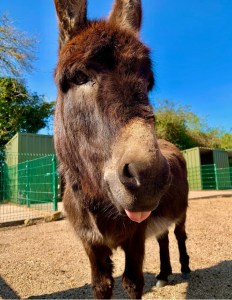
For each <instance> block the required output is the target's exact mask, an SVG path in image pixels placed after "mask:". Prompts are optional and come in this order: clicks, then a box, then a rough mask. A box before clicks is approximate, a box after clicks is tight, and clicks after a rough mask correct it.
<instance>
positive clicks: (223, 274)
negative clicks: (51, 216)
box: [0, 197, 232, 299]
mask: <svg viewBox="0 0 232 300" xmlns="http://www.w3.org/2000/svg"><path fill="white" fill-rule="evenodd" d="M187 232H188V236H189V239H188V242H187V247H188V252H189V255H190V259H191V260H190V266H191V269H192V273H191V276H190V279H189V280H188V281H184V280H182V278H181V275H180V266H179V262H178V251H177V245H176V241H175V238H174V235H173V230H171V232H170V253H171V263H172V267H173V275H172V276H170V284H169V286H166V287H164V288H159V289H158V288H156V287H155V283H156V277H155V276H156V275H157V273H158V272H159V256H158V245H157V242H156V240H155V238H153V239H152V238H150V239H149V240H148V241H147V243H146V259H145V262H144V275H145V287H144V296H143V299H193V298H194V299H196V298H198V299H199V298H201V299H208V298H211V299H212V298H214V299H215V298H217V299H222V298H223V299H229V298H232V239H231V237H232V197H230V198H214V199H201V200H191V201H190V203H189V211H188V219H187ZM113 260H114V263H115V272H114V277H115V289H114V298H124V299H125V298H126V297H127V296H126V294H125V293H124V291H123V289H122V287H121V274H122V272H123V266H124V255H123V253H122V251H120V250H117V251H116V252H115V253H114V256H113ZM16 298H17V299H22V298H24V299H25V298H29V299H64V298H65V299H71V298H78V299H80V298H92V292H91V285H90V268H89V262H88V258H87V256H86V255H85V253H84V250H83V248H82V245H81V243H80V241H79V240H78V239H77V238H76V237H75V234H74V233H73V231H72V229H71V228H70V226H69V224H68V222H67V221H66V220H62V221H57V222H51V223H39V224H36V225H33V226H30V227H24V226H21V227H8V228H2V229H0V299H16Z"/></svg>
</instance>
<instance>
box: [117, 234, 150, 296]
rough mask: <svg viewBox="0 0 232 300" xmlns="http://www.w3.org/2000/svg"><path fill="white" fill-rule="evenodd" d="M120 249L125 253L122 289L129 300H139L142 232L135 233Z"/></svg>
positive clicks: (143, 243) (142, 280)
mask: <svg viewBox="0 0 232 300" xmlns="http://www.w3.org/2000/svg"><path fill="white" fill-rule="evenodd" d="M122 248H123V250H124V251H125V258H126V262H125V271H124V274H123V278H122V283H123V287H124V289H125V290H126V292H127V294H128V295H129V297H130V298H131V299H141V297H142V292H143V286H144V278H143V259H144V249H145V234H144V232H137V233H136V234H135V235H134V236H133V237H131V239H128V240H127V241H126V242H125V243H124V244H123V246H122Z"/></svg>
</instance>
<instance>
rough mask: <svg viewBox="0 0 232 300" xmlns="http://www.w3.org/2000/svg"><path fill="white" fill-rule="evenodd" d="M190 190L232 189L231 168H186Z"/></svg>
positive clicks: (212, 165)
mask: <svg viewBox="0 0 232 300" xmlns="http://www.w3.org/2000/svg"><path fill="white" fill-rule="evenodd" d="M188 182H189V188H190V190H226V189H232V167H228V168H218V167H217V166H216V164H211V165H203V166H199V167H194V168H188Z"/></svg>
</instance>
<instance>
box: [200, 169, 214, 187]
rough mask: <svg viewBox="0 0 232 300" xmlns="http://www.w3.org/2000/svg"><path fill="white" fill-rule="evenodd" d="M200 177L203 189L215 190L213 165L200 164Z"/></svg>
mask: <svg viewBox="0 0 232 300" xmlns="http://www.w3.org/2000/svg"><path fill="white" fill-rule="evenodd" d="M201 178H202V188H203V190H216V189H217V184H216V174H215V165H214V164H213V165H204V166H201Z"/></svg>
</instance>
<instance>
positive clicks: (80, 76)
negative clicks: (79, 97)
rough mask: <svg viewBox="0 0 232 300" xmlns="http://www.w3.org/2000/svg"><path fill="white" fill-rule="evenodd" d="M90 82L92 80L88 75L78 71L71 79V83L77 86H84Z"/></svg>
mask: <svg viewBox="0 0 232 300" xmlns="http://www.w3.org/2000/svg"><path fill="white" fill-rule="evenodd" d="M89 81H90V78H89V76H88V75H86V74H85V73H84V72H82V71H79V70H78V71H76V72H75V73H74V74H73V76H71V78H70V82H71V83H73V84H76V85H82V84H85V83H87V82H89Z"/></svg>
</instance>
